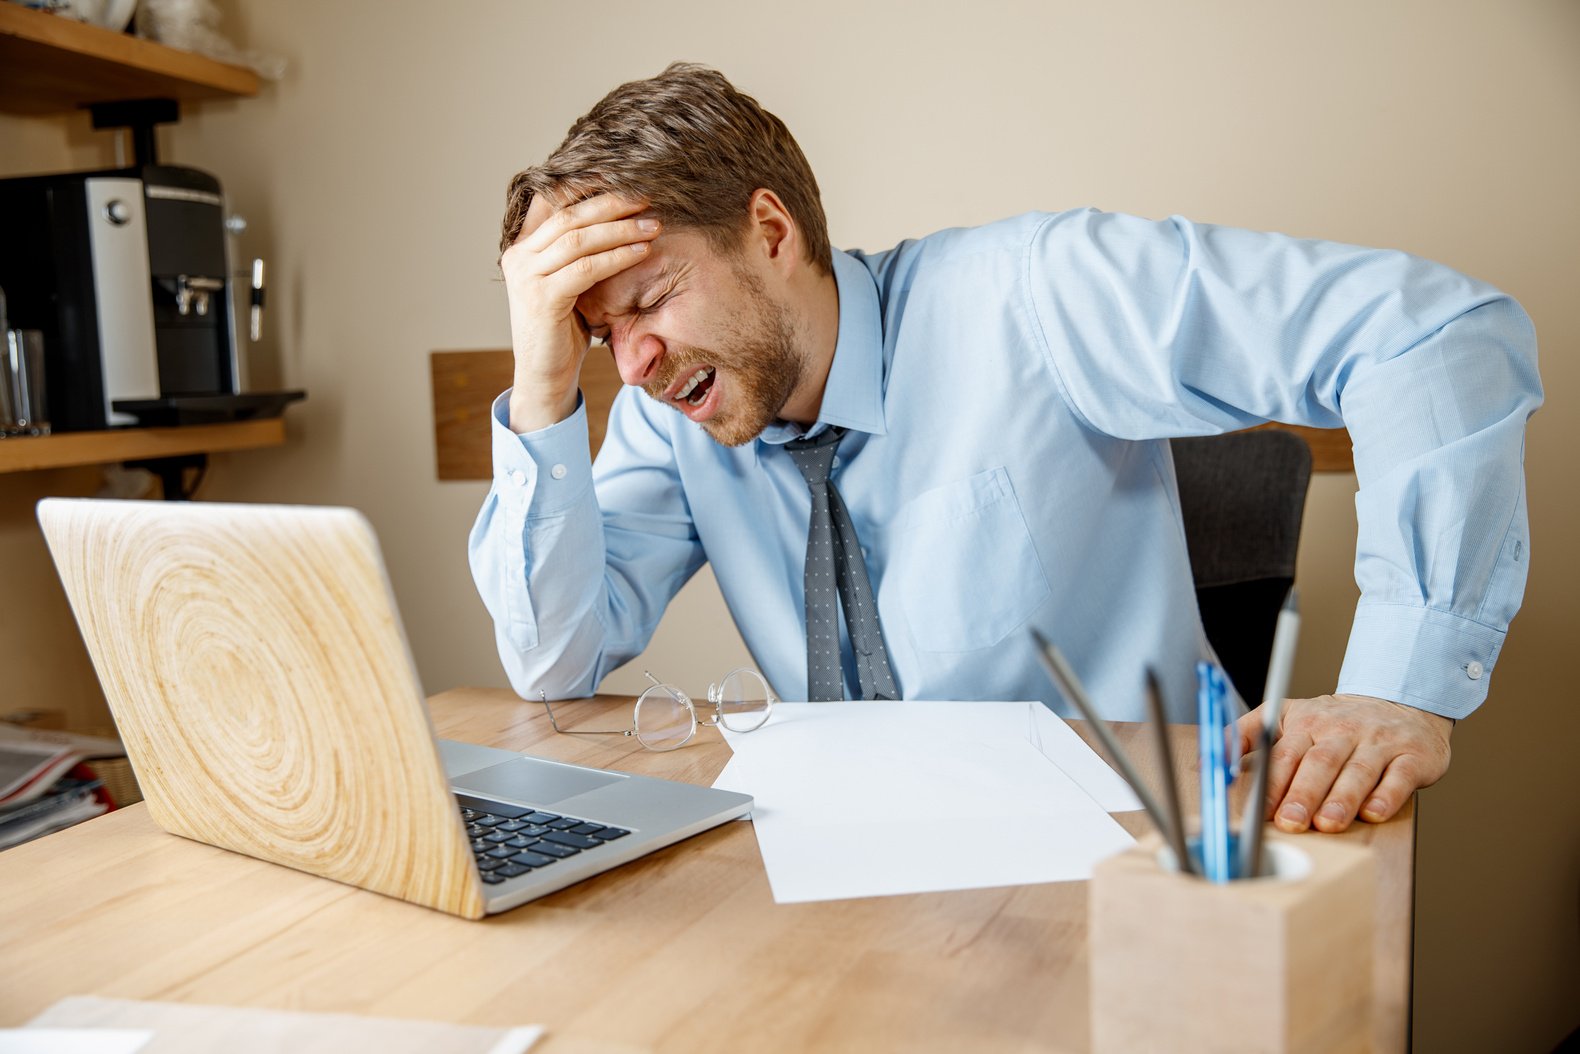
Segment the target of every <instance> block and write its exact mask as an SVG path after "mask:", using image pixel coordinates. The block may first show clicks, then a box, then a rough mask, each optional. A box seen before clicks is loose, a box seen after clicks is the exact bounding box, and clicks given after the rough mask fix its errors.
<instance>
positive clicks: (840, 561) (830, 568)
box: [785, 428, 900, 702]
mask: <svg viewBox="0 0 1580 1054" xmlns="http://www.w3.org/2000/svg"><path fill="white" fill-rule="evenodd" d="M844 434H845V430H844V429H843V428H830V429H828V430H826V431H825V432H824V433H823V434H822V435H820V436H818V437H817V438H815V439H795V440H791V441H790V442H789V443H786V444H785V449H786V450H788V451H789V452H790V456H791V458H793V459H794V460H795V464H796V468H798V469H800V470H801V475H802V477H803V478H804V479H805V480H806V485H807V487H808V488H809V489H810V490H811V492H812V522H811V523H810V525H809V526H808V527H807V540H806V577H805V584H806V683H807V698H808V699H809V700H811V701H813V702H821V701H826V700H831V699H843V698H844V697H845V678H844V675H843V673H842V672H841V669H840V659H839V608H840V607H841V606H843V607H844V609H845V625H846V627H847V628H848V629H849V631H850V645H851V650H852V651H853V652H855V655H856V679H857V682H858V683H859V684H860V686H861V697H862V698H863V699H898V698H899V697H900V691H899V689H898V688H896V687H895V686H894V674H893V673H892V672H891V671H890V669H889V649H888V648H887V647H886V646H885V645H884V643H883V628H882V627H881V626H879V624H878V607H877V603H876V601H875V599H874V597H873V595H872V583H871V582H869V581H868V580H867V561H866V560H865V559H863V558H862V555H861V543H860V542H858V541H857V540H856V528H855V525H854V524H852V523H851V522H850V512H849V511H848V510H847V509H846V508H845V502H844V500H843V499H841V498H840V496H839V490H838V489H837V488H836V487H835V486H834V484H833V481H831V480H830V479H829V478H828V473H829V469H830V468H831V467H832V465H833V462H834V451H835V450H836V449H837V448H838V447H839V440H840V437H842V436H843V435H844Z"/></svg>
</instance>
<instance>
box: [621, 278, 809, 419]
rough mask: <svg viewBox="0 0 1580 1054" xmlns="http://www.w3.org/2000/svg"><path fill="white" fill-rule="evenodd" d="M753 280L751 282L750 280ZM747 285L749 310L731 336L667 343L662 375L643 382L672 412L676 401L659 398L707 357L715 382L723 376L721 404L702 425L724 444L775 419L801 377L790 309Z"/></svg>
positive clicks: (650, 392) (704, 361) (801, 363)
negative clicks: (702, 342) (711, 342)
mask: <svg viewBox="0 0 1580 1054" xmlns="http://www.w3.org/2000/svg"><path fill="white" fill-rule="evenodd" d="M753 284H755V283H753ZM748 288H749V291H750V292H752V293H754V294H755V295H754V296H753V297H752V299H751V301H750V302H751V303H752V304H753V305H754V306H755V308H756V310H755V312H754V316H753V317H752V318H751V319H749V320H745V319H743V320H742V321H743V323H745V324H744V325H743V326H742V327H741V330H740V331H739V332H738V333H737V335H736V336H735V337H733V338H732V339H730V340H729V342H728V343H725V344H721V345H719V346H718V347H717V348H712V349H707V348H699V347H694V346H692V345H687V344H671V345H670V346H669V350H668V352H667V354H666V356H665V357H666V358H667V359H668V362H669V363H670V364H672V365H668V364H666V367H665V369H664V371H663V375H662V376H659V377H657V378H655V379H654V380H653V381H652V382H650V383H649V384H647V385H645V386H644V390H645V391H646V392H647V394H648V395H650V396H652V397H653V398H654V399H657V400H658V401H659V402H662V403H666V404H668V405H669V406H670V407H671V408H672V409H674V410H675V411H676V412H677V413H679V412H680V407H678V406H676V405H675V404H674V403H673V402H671V401H670V400H668V399H665V398H664V392H666V391H668V390H669V388H670V386H671V385H672V384H674V382H675V380H676V378H677V377H678V376H679V374H680V372H681V371H682V370H684V369H686V368H688V366H689V367H690V368H693V369H694V368H695V364H696V363H706V364H708V365H710V366H712V367H714V369H715V370H716V371H717V374H716V376H715V377H714V383H715V384H719V383H721V382H725V390H724V392H723V393H722V394H723V395H724V396H725V400H726V401H725V403H724V405H722V406H720V407H719V412H718V413H716V414H714V416H713V417H712V418H710V419H709V420H707V421H704V422H702V428H703V430H704V431H706V432H707V433H708V435H710V436H712V437H713V439H714V441H715V442H718V443H722V444H723V445H724V446H743V445H745V444H746V443H750V442H751V441H752V440H754V439H756V438H757V437H758V436H760V435H762V433H763V429H765V428H767V427H768V426H769V425H771V424H773V422H774V421H776V420H778V419H779V415H780V413H781V412H782V411H783V410H784V407H785V404H786V403H787V402H789V401H790V395H791V393H793V392H794V391H795V387H796V384H797V383H798V382H799V381H800V379H801V372H802V367H803V365H804V360H803V356H802V355H801V353H800V352H799V351H798V350H797V348H796V343H795V327H794V326H793V325H792V324H791V321H790V313H789V311H788V310H787V309H786V308H785V307H784V306H783V305H781V304H776V303H774V302H773V301H772V300H770V299H768V297H767V296H765V295H763V292H762V289H761V286H760V285H759V286H758V287H757V288H756V289H750V285H749V286H748Z"/></svg>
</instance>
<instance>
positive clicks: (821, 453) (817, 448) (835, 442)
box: [785, 428, 845, 487]
mask: <svg viewBox="0 0 1580 1054" xmlns="http://www.w3.org/2000/svg"><path fill="white" fill-rule="evenodd" d="M844 435H845V430H844V429H843V428H829V429H826V430H825V431H824V432H823V434H822V435H819V436H816V437H813V438H803V439H792V440H790V442H788V443H786V444H785V449H786V450H788V451H789V452H790V457H791V458H792V459H793V460H794V461H795V466H796V468H798V469H800V470H801V476H802V478H803V479H805V480H806V485H807V486H808V487H819V486H822V485H823V484H825V483H827V482H828V474H829V470H830V469H832V468H833V467H834V452H835V451H836V450H837V449H838V448H839V441H840V439H842V438H843V437H844Z"/></svg>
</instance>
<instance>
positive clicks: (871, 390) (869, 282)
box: [761, 249, 888, 444]
mask: <svg viewBox="0 0 1580 1054" xmlns="http://www.w3.org/2000/svg"><path fill="white" fill-rule="evenodd" d="M834 285H835V288H836V289H837V290H838V294H839V336H838V338H837V339H836V341H835V344H834V361H833V363H832V364H830V366H829V370H828V383H826V384H825V385H824V386H823V405H822V406H820V407H819V408H818V413H817V423H816V424H814V425H813V426H812V427H811V428H808V429H805V430H803V429H802V428H801V426H800V425H796V424H790V423H789V422H786V421H775V422H774V423H773V424H771V425H769V426H768V427H767V428H765V429H764V430H763V433H762V436H761V438H762V440H763V441H764V442H765V443H774V444H779V443H787V442H789V441H790V440H792V439H796V438H799V437H800V436H802V435H811V434H814V433H817V432H821V431H822V430H823V428H824V427H826V426H831V425H832V426H838V427H840V428H851V429H855V430H856V431H858V432H867V433H870V434H872V435H883V434H885V433H886V432H887V431H888V426H887V425H886V424H885V423H884V419H883V315H882V313H881V311H880V310H879V304H878V285H877V283H876V282H875V281H874V280H873V277H872V272H871V271H869V270H867V268H866V266H865V265H863V264H862V263H861V261H860V260H857V259H856V258H855V257H854V256H851V255H850V254H849V253H846V252H841V251H840V250H838V249H835V250H834Z"/></svg>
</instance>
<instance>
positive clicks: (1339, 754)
mask: <svg viewBox="0 0 1580 1054" xmlns="http://www.w3.org/2000/svg"><path fill="white" fill-rule="evenodd" d="M1354 750H1355V739H1354V738H1353V737H1350V736H1332V737H1324V738H1322V739H1318V740H1316V741H1314V742H1312V743H1311V746H1310V747H1309V748H1308V749H1307V750H1305V751H1304V752H1303V753H1302V755H1301V757H1300V763H1299V765H1298V766H1297V767H1296V768H1295V771H1294V775H1293V777H1292V778H1291V779H1290V781H1289V790H1288V791H1287V792H1285V794H1284V800H1283V802H1282V803H1281V804H1280V805H1279V806H1278V809H1277V811H1276V812H1275V813H1274V814H1273V822H1274V823H1275V824H1276V825H1277V826H1278V829H1279V830H1281V831H1287V832H1289V833H1290V834H1296V833H1299V832H1300V831H1304V830H1305V829H1306V828H1307V827H1310V826H1311V821H1312V818H1313V817H1315V816H1316V814H1317V809H1318V807H1319V806H1320V805H1321V804H1322V803H1323V802H1324V801H1325V800H1326V799H1327V796H1328V792H1329V791H1330V790H1331V789H1332V788H1333V784H1334V782H1335V781H1336V780H1337V779H1338V778H1339V773H1340V772H1341V771H1342V770H1343V769H1344V766H1345V765H1346V764H1348V762H1349V760H1350V758H1351V756H1352V755H1353V753H1354ZM1275 754H1276V748H1275ZM1351 815H1353V814H1351Z"/></svg>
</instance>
